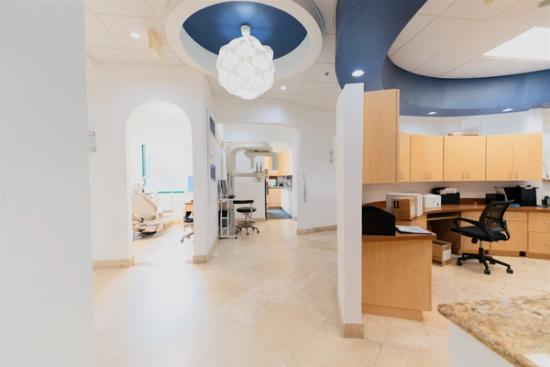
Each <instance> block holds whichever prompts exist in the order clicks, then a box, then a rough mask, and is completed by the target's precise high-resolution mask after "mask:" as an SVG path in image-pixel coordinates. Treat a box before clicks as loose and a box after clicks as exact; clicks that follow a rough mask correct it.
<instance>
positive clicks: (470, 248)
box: [460, 211, 489, 254]
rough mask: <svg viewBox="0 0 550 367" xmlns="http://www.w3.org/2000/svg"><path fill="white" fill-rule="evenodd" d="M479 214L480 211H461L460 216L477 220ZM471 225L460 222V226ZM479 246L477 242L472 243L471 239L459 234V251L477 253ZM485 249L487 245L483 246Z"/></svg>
mask: <svg viewBox="0 0 550 367" xmlns="http://www.w3.org/2000/svg"><path fill="white" fill-rule="evenodd" d="M480 215H481V211H469V212H462V214H461V216H462V217H463V218H467V219H472V220H479V216H480ZM468 226H471V224H469V223H466V222H461V227H468ZM487 245H488V244H487ZM478 248H479V243H475V244H474V243H472V239H471V238H469V237H465V236H460V253H463V252H467V253H471V254H477V252H478ZM485 248H486V249H487V250H488V249H489V247H488V246H486V247H485Z"/></svg>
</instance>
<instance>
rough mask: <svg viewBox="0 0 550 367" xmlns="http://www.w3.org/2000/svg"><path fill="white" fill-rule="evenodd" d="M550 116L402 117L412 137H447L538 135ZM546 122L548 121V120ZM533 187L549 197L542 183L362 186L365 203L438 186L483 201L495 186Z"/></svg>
mask: <svg viewBox="0 0 550 367" xmlns="http://www.w3.org/2000/svg"><path fill="white" fill-rule="evenodd" d="M549 116H550V113H549V111H547V110H543V109H534V110H530V111H525V112H515V113H506V114H496V115H480V116H456V117H418V116H401V117H400V120H399V123H400V129H401V131H403V132H406V133H409V134H425V135H446V134H448V133H450V132H452V131H457V130H463V129H467V130H473V131H478V132H479V134H480V135H499V134H520V133H536V132H542V131H543V125H544V123H546V124H547V125H548V126H550V117H549ZM546 120H547V121H546ZM545 121H546V122H545ZM549 135H550V133H549V132H548V131H546V132H545V147H546V148H545V161H546V162H550V136H549ZM516 184H521V185H533V186H536V187H539V188H540V194H541V196H544V195H550V187H549V185H548V183H543V182H541V181H525V182H431V183H402V184H395V185H363V203H370V202H373V201H380V200H385V198H386V193H387V192H396V191H397V192H403V191H405V192H420V193H429V192H430V189H431V188H433V187H438V186H452V187H457V188H458V189H459V190H460V195H461V197H465V198H484V197H485V194H486V193H488V192H494V191H495V190H494V187H495V186H510V185H516Z"/></svg>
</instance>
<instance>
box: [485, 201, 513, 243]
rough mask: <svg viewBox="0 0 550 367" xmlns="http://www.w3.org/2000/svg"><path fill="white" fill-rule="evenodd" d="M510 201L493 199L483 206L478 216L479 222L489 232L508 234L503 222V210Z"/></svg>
mask: <svg viewBox="0 0 550 367" xmlns="http://www.w3.org/2000/svg"><path fill="white" fill-rule="evenodd" d="M511 203H512V202H511V201H493V202H491V203H490V204H489V205H487V206H486V207H485V209H484V210H483V213H481V216H480V217H479V223H480V224H481V225H482V226H483V227H484V228H485V229H486V230H487V231H488V232H489V233H501V232H506V235H507V236H509V235H508V230H507V228H506V225H505V223H504V212H505V211H506V209H507V208H508V207H509V206H510V204H511Z"/></svg>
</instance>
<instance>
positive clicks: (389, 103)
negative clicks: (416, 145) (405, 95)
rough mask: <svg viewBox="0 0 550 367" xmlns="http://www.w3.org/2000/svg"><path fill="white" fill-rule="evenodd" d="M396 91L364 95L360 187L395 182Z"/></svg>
mask: <svg viewBox="0 0 550 367" xmlns="http://www.w3.org/2000/svg"><path fill="white" fill-rule="evenodd" d="M398 125H399V90H398V89H386V90H379V91H372V92H367V93H365V94H364V104H363V183H364V184H382V183H396V182H397V158H398V157H397V151H398V146H397V144H398V140H399V139H398V132H399V127H398Z"/></svg>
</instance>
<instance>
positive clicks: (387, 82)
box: [336, 0, 550, 116]
mask: <svg viewBox="0 0 550 367" xmlns="http://www.w3.org/2000/svg"><path fill="white" fill-rule="evenodd" d="M425 2H426V0H392V1H379V0H338V5H337V15H336V74H337V77H338V81H339V83H340V86H343V85H345V84H347V83H357V82H364V83H365V91H370V90H379V89H390V88H398V89H400V96H401V100H400V102H401V114H403V115H413V116H425V115H426V114H427V113H428V112H431V111H435V112H437V115H438V116H466V115H482V114H493V113H501V112H502V110H503V109H506V108H513V109H514V111H525V110H529V109H531V108H537V107H545V106H548V105H550V70H543V71H537V72H530V73H525V74H516V75H506V76H496V77H488V78H468V79H444V78H434V77H428V76H422V75H418V74H413V73H411V72H409V71H406V70H403V69H401V68H399V67H397V66H396V65H394V64H393V63H392V61H391V60H390V59H389V57H388V56H387V54H388V50H389V49H390V47H391V45H392V43H393V42H394V40H395V39H396V38H397V36H398V35H399V33H400V32H401V30H402V29H403V28H404V27H405V25H406V24H407V23H408V22H409V20H410V19H411V18H412V17H413V16H414V15H415V14H416V12H417V11H418V10H419V9H420V8H421V7H422V5H424V3H425ZM358 68H360V69H363V70H365V75H364V76H363V77H361V78H353V77H352V76H351V73H352V72H353V70H355V69H358Z"/></svg>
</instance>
